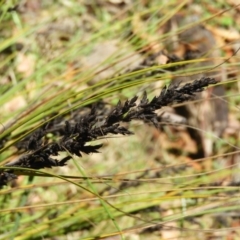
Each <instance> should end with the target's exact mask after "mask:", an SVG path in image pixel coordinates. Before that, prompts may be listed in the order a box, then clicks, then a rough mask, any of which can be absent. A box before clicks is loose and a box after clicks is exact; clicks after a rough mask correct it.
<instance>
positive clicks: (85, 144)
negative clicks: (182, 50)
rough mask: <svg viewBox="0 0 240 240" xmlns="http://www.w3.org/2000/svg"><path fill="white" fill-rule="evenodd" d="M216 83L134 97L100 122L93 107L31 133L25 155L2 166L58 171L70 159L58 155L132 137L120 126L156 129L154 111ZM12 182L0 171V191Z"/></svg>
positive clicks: (173, 87)
mask: <svg viewBox="0 0 240 240" xmlns="http://www.w3.org/2000/svg"><path fill="white" fill-rule="evenodd" d="M216 83H217V82H216V81H215V79H213V78H208V77H204V78H201V79H199V80H195V81H193V82H192V83H187V84H185V85H183V86H180V85H179V84H178V85H170V86H168V87H164V88H163V89H162V91H161V93H160V94H159V96H156V97H154V98H153V99H152V100H149V99H148V97H147V93H146V92H144V94H143V96H142V98H141V99H140V100H139V101H137V100H138V97H137V96H134V97H133V98H131V99H130V100H126V101H125V102H124V103H121V101H119V102H118V104H117V105H116V107H114V108H113V109H112V110H111V111H110V112H108V113H106V114H105V115H103V116H101V119H102V120H101V121H99V119H100V116H99V113H98V111H97V107H96V106H97V104H96V105H95V106H93V107H92V108H91V110H90V111H89V113H87V114H83V115H81V116H80V117H78V118H72V119H68V120H65V123H64V124H58V125H57V127H56V126H54V124H47V125H45V126H43V127H42V128H40V129H38V130H36V131H35V132H33V133H32V134H31V135H30V136H28V137H27V139H25V140H23V142H24V144H22V145H21V144H20V145H19V146H22V148H24V149H25V151H26V152H27V153H26V154H23V155H22V156H21V157H19V158H18V159H17V160H15V161H12V162H10V163H7V164H6V165H5V166H6V167H24V168H31V169H42V168H51V167H59V166H64V165H66V163H67V161H68V160H70V159H71V157H70V156H67V157H65V158H63V159H62V160H56V159H55V158H54V156H57V155H59V153H60V152H66V153H70V154H72V155H77V156H79V157H81V156H82V153H85V154H90V153H98V152H99V149H100V148H101V147H102V144H97V145H90V142H92V141H93V140H97V139H99V138H103V137H106V136H107V135H109V134H113V135H116V134H122V135H130V134H133V133H132V132H131V131H129V130H128V129H127V128H126V127H125V126H123V123H124V122H125V123H126V122H131V121H133V120H140V121H143V122H145V123H150V124H153V125H154V126H155V127H159V121H158V115H157V114H156V113H155V111H156V110H158V109H161V108H162V107H164V106H169V105H172V104H174V103H182V102H185V101H188V100H190V99H192V98H193V97H194V96H195V94H196V93H198V92H201V91H203V90H204V88H205V87H208V86H209V85H211V84H216ZM125 125H126V124H125ZM50 132H51V133H52V134H55V135H56V136H57V139H58V140H56V141H52V140H51V141H50V140H49V139H48V138H46V134H48V133H50ZM15 178H17V175H15V174H14V171H13V170H5V171H1V172H0V187H2V186H4V185H6V184H7V183H8V182H9V181H11V180H13V179H15Z"/></svg>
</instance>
